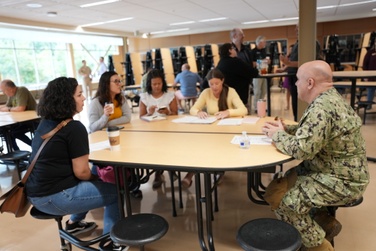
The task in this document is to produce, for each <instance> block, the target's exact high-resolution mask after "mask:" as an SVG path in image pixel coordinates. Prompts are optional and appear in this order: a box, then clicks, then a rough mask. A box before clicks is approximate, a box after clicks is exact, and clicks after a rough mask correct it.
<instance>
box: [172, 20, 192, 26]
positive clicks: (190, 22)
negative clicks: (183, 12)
mask: <svg viewBox="0 0 376 251" xmlns="http://www.w3.org/2000/svg"><path fill="white" fill-rule="evenodd" d="M193 23H195V21H187V22H180V23H172V24H170V25H171V26H173V25H183V24H193Z"/></svg>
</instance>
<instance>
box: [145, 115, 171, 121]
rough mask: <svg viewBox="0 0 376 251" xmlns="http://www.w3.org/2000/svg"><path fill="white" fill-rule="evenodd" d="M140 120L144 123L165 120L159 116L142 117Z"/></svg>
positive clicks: (164, 117)
mask: <svg viewBox="0 0 376 251" xmlns="http://www.w3.org/2000/svg"><path fill="white" fill-rule="evenodd" d="M141 119H142V120H145V121H149V122H150V121H157V120H165V119H167V118H166V116H161V115H151V116H142V117H141Z"/></svg>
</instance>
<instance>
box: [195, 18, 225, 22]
mask: <svg viewBox="0 0 376 251" xmlns="http://www.w3.org/2000/svg"><path fill="white" fill-rule="evenodd" d="M225 19H227V17H218V18H210V19H203V20H200V21H199V22H201V23H203V22H214V21H220V20H225Z"/></svg>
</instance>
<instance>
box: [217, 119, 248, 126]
mask: <svg viewBox="0 0 376 251" xmlns="http://www.w3.org/2000/svg"><path fill="white" fill-rule="evenodd" d="M242 121H243V119H221V120H220V121H219V122H218V124H217V125H241V123H242Z"/></svg>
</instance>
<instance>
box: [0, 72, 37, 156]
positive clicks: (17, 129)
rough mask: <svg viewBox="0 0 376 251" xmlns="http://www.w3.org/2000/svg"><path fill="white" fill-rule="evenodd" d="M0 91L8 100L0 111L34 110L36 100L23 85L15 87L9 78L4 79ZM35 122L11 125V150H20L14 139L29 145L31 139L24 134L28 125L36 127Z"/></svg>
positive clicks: (28, 130)
mask: <svg viewBox="0 0 376 251" xmlns="http://www.w3.org/2000/svg"><path fill="white" fill-rule="evenodd" d="M0 88H1V91H2V92H3V93H4V94H5V95H6V96H7V98H8V100H7V102H6V103H5V105H2V106H0V111H1V112H23V111H31V110H33V111H35V110H36V107H37V102H36V101H35V99H34V97H33V95H31V93H30V91H29V90H28V89H27V88H26V87H24V86H20V87H17V86H16V85H15V84H14V82H13V81H12V80H10V79H4V80H3V81H1V83H0ZM36 126H37V124H36V123H34V122H33V123H32V124H31V125H30V124H17V125H14V126H12V130H11V141H12V148H13V150H20V148H19V147H18V145H17V143H16V139H19V140H21V141H22V142H24V143H25V144H27V145H29V146H31V139H30V138H29V137H28V136H26V135H25V133H27V132H30V127H35V128H36Z"/></svg>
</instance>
